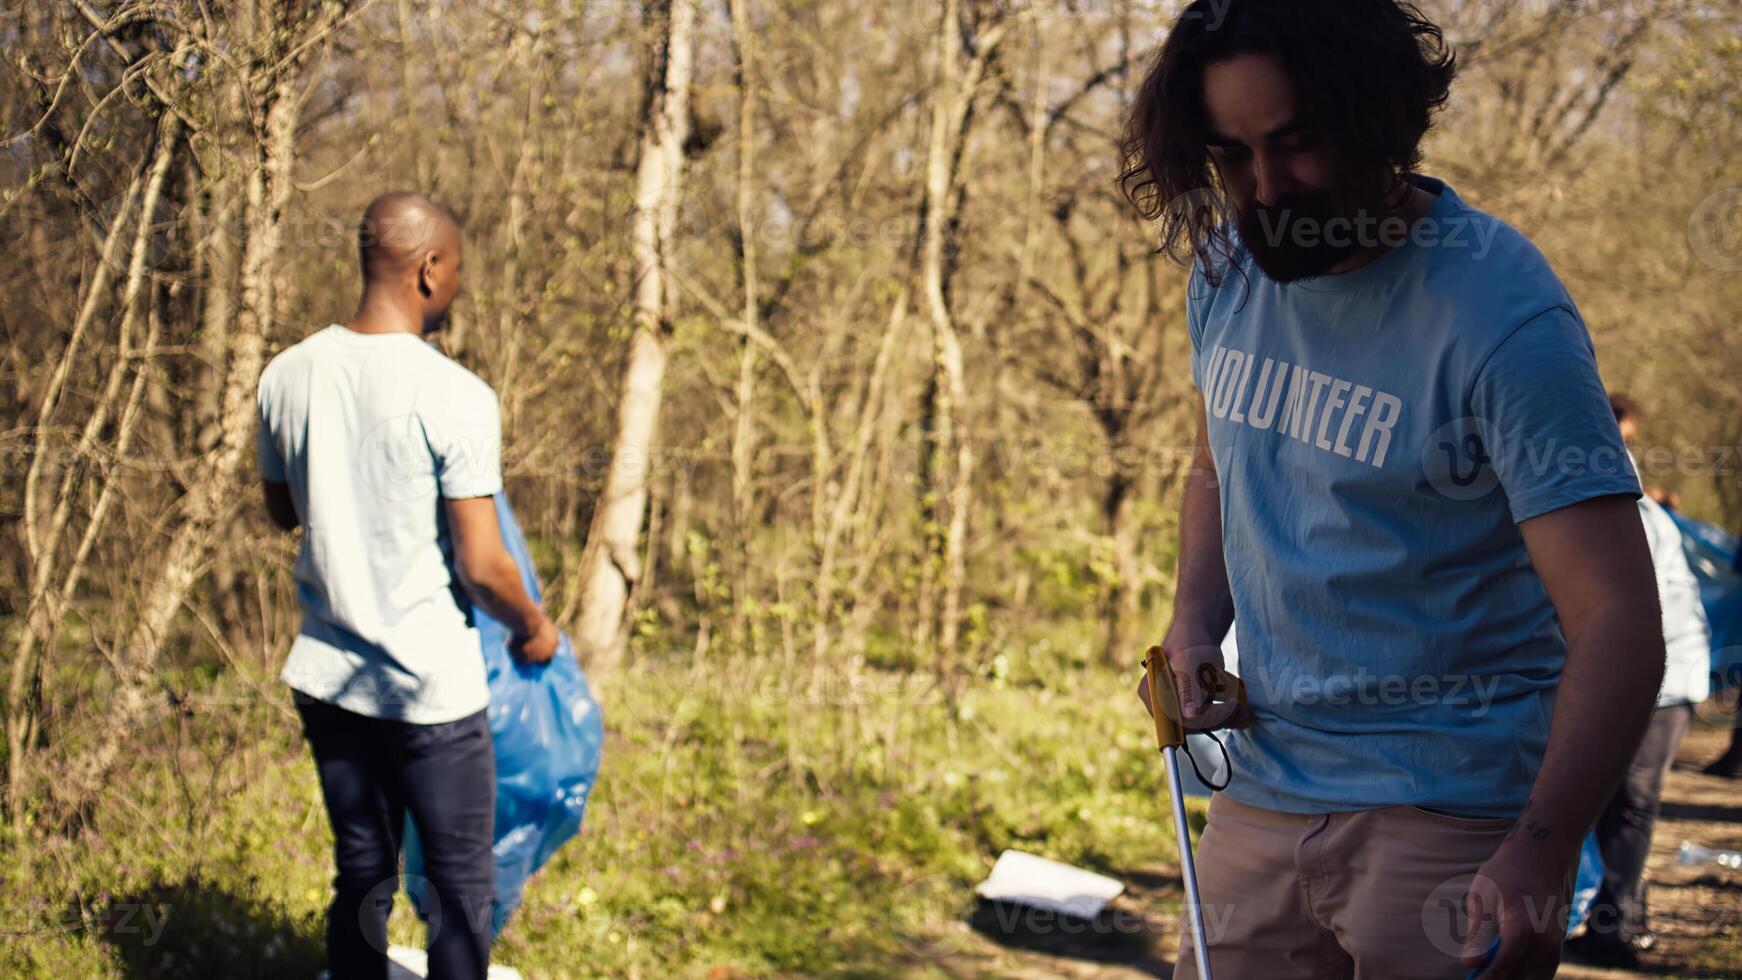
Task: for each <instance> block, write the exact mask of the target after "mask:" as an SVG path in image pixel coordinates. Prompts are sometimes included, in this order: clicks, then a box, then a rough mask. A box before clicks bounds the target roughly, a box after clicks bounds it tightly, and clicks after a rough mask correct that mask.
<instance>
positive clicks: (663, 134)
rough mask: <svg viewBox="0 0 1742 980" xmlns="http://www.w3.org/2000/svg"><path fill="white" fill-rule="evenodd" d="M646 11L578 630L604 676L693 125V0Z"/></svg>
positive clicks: (656, 383) (631, 529)
mask: <svg viewBox="0 0 1742 980" xmlns="http://www.w3.org/2000/svg"><path fill="white" fill-rule="evenodd" d="M646 9H647V11H648V14H649V19H650V20H651V21H653V22H654V23H655V24H656V25H658V26H657V27H656V31H657V34H656V35H655V40H654V43H653V57H652V58H651V59H650V70H649V72H648V75H647V85H646V97H645V99H644V101H643V110H642V133H641V147H640V159H639V162H638V164H637V166H636V172H635V219H634V236H635V237H634V255H635V275H636V282H635V326H634V333H633V335H632V336H631V337H630V340H629V352H628V357H627V359H626V360H625V362H624V366H623V379H622V384H621V388H620V389H619V394H618V406H617V425H616V434H615V445H614V446H613V449H612V453H611V466H610V469H609V470H608V471H607V473H606V475H605V487H604V491H603V494H602V499H601V500H600V501H599V505H598V507H597V508H596V509H595V510H594V512H593V523H592V527H591V528H590V529H589V530H588V532H587V545H586V550H585V552H584V553H583V554H582V556H581V565H580V572H579V578H580V583H579V596H580V615H579V617H578V622H577V623H576V624H575V629H574V641H575V646H576V652H577V653H579V654H580V656H581V658H582V660H583V661H585V662H586V663H587V665H588V666H589V667H591V668H592V669H593V670H595V671H597V672H606V671H609V670H611V669H612V668H613V667H615V666H616V665H617V664H618V663H619V662H620V661H621V660H622V658H623V650H624V646H625V644H626V640H627V636H626V634H625V631H624V611H625V610H626V609H627V608H628V605H629V594H630V590H631V589H633V588H635V586H636V583H637V582H638V581H639V579H640V577H641V559H640V557H639V555H638V549H637V544H638V542H639V540H640V537H641V530H642V520H643V511H645V510H646V507H647V482H648V470H649V465H650V455H651V453H652V450H653V440H654V437H655V435H656V434H657V432H658V431H659V408H660V400H661V398H662V397H663V394H664V384H665V364H666V356H667V352H666V341H667V339H668V338H669V336H670V332H671V320H672V308H673V303H672V293H673V283H672V281H671V276H670V273H669V268H668V267H669V263H670V256H671V236H672V232H673V229H674V228H675V226H676V224H677V208H678V201H679V198H680V195H681V192H682V185H683V167H684V156H683V148H684V142H685V141H686V140H687V139H688V138H689V131H690V79H691V75H692V72H693V70H694V43H695V22H696V0H650V2H649V3H648V4H647V7H646Z"/></svg>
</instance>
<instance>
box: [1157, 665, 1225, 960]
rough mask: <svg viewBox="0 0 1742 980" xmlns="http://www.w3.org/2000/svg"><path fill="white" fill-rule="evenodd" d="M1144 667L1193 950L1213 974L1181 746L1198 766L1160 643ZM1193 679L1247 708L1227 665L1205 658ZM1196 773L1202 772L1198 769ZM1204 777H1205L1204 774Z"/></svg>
mask: <svg viewBox="0 0 1742 980" xmlns="http://www.w3.org/2000/svg"><path fill="white" fill-rule="evenodd" d="M1143 669H1144V671H1145V673H1146V676H1147V677H1148V684H1149V713H1150V715H1151V716H1152V717H1154V719H1155V741H1156V743H1157V744H1158V745H1159V746H1160V747H1161V758H1162V762H1163V763H1164V764H1165V765H1166V767H1167V788H1168V796H1169V798H1170V799H1172V801H1173V826H1174V830H1175V832H1176V833H1177V834H1178V835H1179V865H1180V878H1181V879H1182V880H1184V881H1185V886H1186V916H1187V918H1188V920H1189V921H1190V923H1191V930H1192V952H1193V954H1195V956H1196V958H1197V963H1198V977H1199V980H1211V977H1210V951H1209V946H1208V943H1207V942H1206V940H1205V936H1204V908H1203V905H1202V904H1200V902H1199V899H1198V869H1197V865H1196V864H1195V863H1194V862H1193V860H1192V832H1191V828H1190V827H1189V826H1188V825H1187V824H1186V803H1185V790H1184V789H1183V788H1182V787H1181V785H1180V774H1179V756H1180V753H1181V751H1184V752H1185V755H1186V758H1187V759H1188V760H1190V761H1191V763H1192V769H1193V770H1194V771H1196V770H1197V761H1196V760H1195V759H1192V758H1191V750H1190V749H1189V748H1186V732H1185V726H1184V724H1183V723H1182V721H1181V719H1182V718H1184V717H1185V716H1184V714H1183V712H1182V711H1181V709H1180V699H1179V686H1178V685H1176V684H1175V683H1174V679H1173V670H1172V669H1171V668H1170V667H1169V666H1168V663H1167V655H1166V654H1165V653H1163V652H1162V650H1161V647H1159V646H1153V647H1150V648H1149V652H1148V654H1147V655H1145V656H1144V658H1143ZM1197 681H1198V686H1199V687H1200V688H1201V689H1202V690H1204V691H1205V692H1206V693H1207V694H1209V695H1210V696H1211V698H1212V699H1213V700H1215V701H1227V700H1235V701H1238V702H1239V703H1240V706H1241V707H1240V710H1241V711H1242V712H1244V711H1246V686H1245V685H1244V684H1243V683H1241V681H1240V678H1238V677H1235V676H1234V675H1233V674H1230V673H1228V672H1227V671H1224V670H1218V669H1217V668H1216V666H1215V665H1214V664H1204V665H1202V666H1201V667H1199V668H1198V673H1197ZM1199 778H1200V779H1201V778H1202V774H1200V775H1199ZM1205 782H1206V783H1208V780H1205ZM1222 785H1224V786H1226V785H1227V784H1226V783H1223V784H1222ZM1212 788H1215V789H1219V788H1220V787H1212Z"/></svg>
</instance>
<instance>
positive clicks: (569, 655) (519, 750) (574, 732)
mask: <svg viewBox="0 0 1742 980" xmlns="http://www.w3.org/2000/svg"><path fill="white" fill-rule="evenodd" d="M496 520H497V522H498V523H499V524H500V525H501V526H502V543H503V544H504V545H506V546H507V548H508V553H509V554H510V555H512V556H514V562H515V564H517V565H519V566H520V578H521V581H522V582H523V583H524V584H525V586H526V592H527V594H528V595H530V596H531V597H532V600H533V601H534V602H543V599H544V596H543V591H542V590H541V589H540V587H539V581H538V572H537V570H536V569H535V568H534V567H533V564H532V555H531V553H530V552H529V551H528V549H527V546H526V536H525V535H524V534H522V533H521V530H520V522H519V521H517V520H515V518H514V511H513V509H512V508H510V507H509V506H508V497H507V495H506V494H500V493H499V494H497V495H496ZM456 581H457V579H456ZM456 592H458V593H459V595H458V598H459V602H460V608H461V609H462V610H466V611H467V612H468V614H469V615H470V616H471V619H472V625H473V626H475V627H477V629H478V638H479V640H480V641H481V643H482V644H483V648H484V666H485V670H486V672H487V675H488V678H489V684H490V714H489V717H490V737H491V739H492V740H494V742H495V750H496V827H495V845H494V846H493V847H492V850H493V851H494V853H495V856H496V901H495V903H494V905H493V907H492V909H491V924H492V929H493V931H494V932H495V933H497V934H500V933H501V932H502V927H503V925H505V924H506V923H507V922H508V916H509V915H511V914H512V913H513V912H514V910H515V909H516V908H518V907H519V905H520V900H521V898H522V896H523V895H524V893H525V890H526V882H527V879H529V878H531V877H532V874H533V872H535V871H537V870H538V869H539V868H541V867H543V866H544V863H545V862H546V861H548V860H550V856H551V855H552V854H553V853H555V852H556V849H557V848H559V847H561V846H562V845H563V843H564V842H565V841H567V840H568V839H569V838H571V837H573V836H574V835H575V834H576V832H578V831H579V830H580V829H581V817H582V815H583V814H585V812H586V809H587V797H588V795H589V794H591V792H592V789H593V782H594V779H595V778H596V777H597V776H598V774H599V756H600V751H601V748H602V746H603V744H604V741H605V726H604V718H603V716H602V715H601V714H600V712H599V705H598V702H596V701H594V700H593V694H592V691H591V690H589V689H588V687H587V676H586V674H584V673H582V671H581V665H580V663H579V662H578V661H577V660H576V659H575V648H574V645H573V644H571V643H570V642H569V638H568V636H567V635H566V634H565V635H564V636H563V637H562V642H561V643H560V644H559V645H558V647H557V652H556V656H554V657H552V658H551V660H550V662H549V663H547V664H523V663H521V662H519V661H517V660H515V659H514V656H513V654H511V653H510V652H509V649H508V645H509V639H510V635H509V632H508V627H507V626H505V625H503V624H502V623H501V622H498V621H497V620H496V619H494V618H492V617H491V616H490V614H489V613H488V612H486V611H485V610H484V609H483V608H482V607H480V606H476V605H474V604H473V603H472V601H471V598H470V597H469V596H466V595H465V594H464V590H459V589H456ZM428 885H429V883H428V881H427V880H426V879H425V878H424V877H423V851H422V848H420V847H419V845H418V841H417V834H416V829H415V828H414V827H413V826H412V822H411V819H410V817H409V816H408V817H407V818H406V827H405V890H406V892H407V893H408V894H409V895H410V896H411V900H412V904H413V905H414V906H415V907H416V908H417V910H418V914H419V915H420V916H422V917H424V918H426V919H427V918H429V916H430V912H431V909H430V905H429V901H428V898H429V896H428V895H427V894H426V893H425V889H427V888H428Z"/></svg>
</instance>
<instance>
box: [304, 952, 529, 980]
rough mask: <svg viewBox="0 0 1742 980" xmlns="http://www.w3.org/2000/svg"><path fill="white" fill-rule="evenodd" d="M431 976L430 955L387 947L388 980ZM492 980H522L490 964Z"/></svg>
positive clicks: (320, 978)
mask: <svg viewBox="0 0 1742 980" xmlns="http://www.w3.org/2000/svg"><path fill="white" fill-rule="evenodd" d="M428 975H429V954H428V953H425V952H424V951H423V950H421V949H412V948H411V947H410V946H389V947H387V978H388V980H423V978H424V977H426V976H428ZM315 980H328V978H327V971H325V970H322V971H321V972H319V973H317V974H315ZM490 980H522V977H521V976H520V971H519V970H515V969H512V968H510V967H506V966H497V965H495V964H494V963H492V964H490Z"/></svg>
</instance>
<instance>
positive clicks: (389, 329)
mask: <svg viewBox="0 0 1742 980" xmlns="http://www.w3.org/2000/svg"><path fill="white" fill-rule="evenodd" d="M345 327H346V329H348V330H354V331H356V332H357V333H369V334H377V333H408V334H411V335H412V336H413V337H422V336H423V317H422V315H421V314H419V313H418V312H417V311H415V310H410V309H407V308H406V307H405V305H404V304H403V303H400V302H398V301H396V299H395V298H394V297H391V296H384V295H382V294H381V292H380V291H378V290H375V289H370V288H365V289H364V290H363V298H362V299H361V300H360V301H358V303H357V312H355V313H353V314H351V319H349V320H347V321H345Z"/></svg>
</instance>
